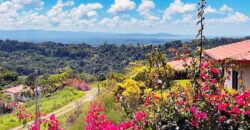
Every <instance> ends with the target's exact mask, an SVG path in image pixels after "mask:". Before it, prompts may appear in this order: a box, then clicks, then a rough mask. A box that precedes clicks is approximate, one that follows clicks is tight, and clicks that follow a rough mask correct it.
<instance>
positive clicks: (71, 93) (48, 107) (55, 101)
mask: <svg viewBox="0 0 250 130" xmlns="http://www.w3.org/2000/svg"><path fill="white" fill-rule="evenodd" d="M83 96H84V92H83V91H78V90H76V89H74V88H70V87H66V88H64V89H63V90H61V91H58V92H55V93H53V94H51V95H50V96H49V97H42V98H41V99H39V104H40V111H41V112H42V113H50V112H52V111H54V110H56V109H58V108H61V107H62V106H64V105H66V104H68V103H69V102H71V101H74V100H76V99H79V98H81V97H83ZM22 106H23V108H24V109H25V110H26V111H28V112H31V113H32V114H34V111H35V105H34V102H33V101H30V102H27V103H25V104H23V105H22ZM0 124H1V125H0V129H1V130H6V129H10V128H13V127H15V126H18V125H20V122H19V119H18V118H17V117H16V116H15V115H14V114H4V115H1V116H0Z"/></svg>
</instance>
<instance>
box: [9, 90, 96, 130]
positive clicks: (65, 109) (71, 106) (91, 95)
mask: <svg viewBox="0 0 250 130" xmlns="http://www.w3.org/2000/svg"><path fill="white" fill-rule="evenodd" d="M97 92H98V90H97V88H92V89H91V90H89V91H86V94H85V95H84V96H83V97H82V98H80V99H78V100H75V101H73V102H70V103H69V104H67V105H65V106H63V107H62V108H59V109H57V110H56V111H54V112H51V113H49V114H47V115H48V116H46V117H45V118H48V117H49V116H50V115H51V114H55V115H56V117H59V116H61V115H64V114H66V113H68V112H70V111H72V110H74V109H76V107H77V104H76V103H77V102H80V103H85V102H88V101H91V100H94V99H95V97H96V95H97ZM83 105H84V104H83ZM32 123H33V121H31V122H29V123H28V124H32ZM25 129H27V128H23V126H22V125H21V126H18V127H15V128H12V129H10V130H25Z"/></svg>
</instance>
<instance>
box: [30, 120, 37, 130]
mask: <svg viewBox="0 0 250 130" xmlns="http://www.w3.org/2000/svg"><path fill="white" fill-rule="evenodd" d="M38 125H39V124H38V122H34V124H33V125H32V126H31V130H39V128H38Z"/></svg>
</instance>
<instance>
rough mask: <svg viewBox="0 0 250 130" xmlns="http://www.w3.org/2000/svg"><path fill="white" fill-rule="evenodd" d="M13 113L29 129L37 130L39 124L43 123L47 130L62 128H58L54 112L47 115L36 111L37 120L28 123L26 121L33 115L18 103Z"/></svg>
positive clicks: (31, 118)
mask: <svg viewBox="0 0 250 130" xmlns="http://www.w3.org/2000/svg"><path fill="white" fill-rule="evenodd" d="M14 113H16V114H17V117H18V118H19V120H20V121H23V125H24V126H27V127H28V128H29V129H30V130H39V129H40V128H39V126H40V125H43V126H45V128H47V129H48V130H62V129H61V128H60V123H59V121H58V120H57V119H56V117H55V115H54V114H51V115H50V116H48V117H47V115H46V114H41V113H38V114H37V115H38V116H39V119H40V120H39V121H38V122H36V121H35V122H33V123H32V124H29V123H28V121H29V119H30V120H33V119H35V115H33V114H32V113H31V112H27V111H26V110H25V109H24V108H23V107H22V106H21V105H18V106H17V108H16V110H15V111H14Z"/></svg>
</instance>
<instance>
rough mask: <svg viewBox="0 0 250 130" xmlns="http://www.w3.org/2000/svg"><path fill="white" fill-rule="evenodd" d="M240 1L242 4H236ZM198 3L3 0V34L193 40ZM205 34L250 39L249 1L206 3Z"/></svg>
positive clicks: (0, 2)
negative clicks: (97, 34) (51, 32)
mask: <svg viewBox="0 0 250 130" xmlns="http://www.w3.org/2000/svg"><path fill="white" fill-rule="evenodd" d="M236 1H237V2H236ZM197 2H198V0H0V21H1V22H0V30H16V29H42V30H57V31H91V32H115V33H172V34H180V35H186V34H187V35H194V34H195V33H196V30H197V26H196V25H195V24H196V21H197V18H196V13H197ZM205 16H206V21H205V29H206V30H205V31H206V34H207V35H214V36H225V35H229V36H243V35H250V1H249V0H207V5H206V9H205Z"/></svg>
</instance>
